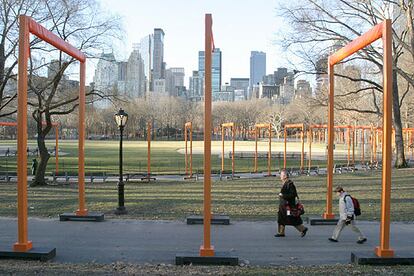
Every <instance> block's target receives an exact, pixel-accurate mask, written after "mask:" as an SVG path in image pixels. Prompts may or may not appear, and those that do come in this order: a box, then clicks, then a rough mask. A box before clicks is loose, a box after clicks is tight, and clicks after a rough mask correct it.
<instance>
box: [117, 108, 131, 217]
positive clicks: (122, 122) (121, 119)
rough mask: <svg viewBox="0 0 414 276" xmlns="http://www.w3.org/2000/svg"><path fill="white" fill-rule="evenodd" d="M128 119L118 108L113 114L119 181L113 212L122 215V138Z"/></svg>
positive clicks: (123, 202)
mask: <svg viewBox="0 0 414 276" xmlns="http://www.w3.org/2000/svg"><path fill="white" fill-rule="evenodd" d="M127 121H128V114H127V113H126V112H125V111H124V110H123V109H122V108H120V109H119V111H118V113H116V114H115V122H116V124H117V125H118V127H119V134H120V135H119V182H118V207H117V208H116V210H115V214H117V215H123V214H126V213H127V210H126V208H125V195H124V176H123V158H122V140H123V137H122V136H123V132H124V127H125V125H126V123H127Z"/></svg>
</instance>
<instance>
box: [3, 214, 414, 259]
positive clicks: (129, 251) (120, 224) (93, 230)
mask: <svg viewBox="0 0 414 276" xmlns="http://www.w3.org/2000/svg"><path fill="white" fill-rule="evenodd" d="M16 222H17V221H16V220H15V219H12V218H0V250H1V248H5V247H11V246H12V244H13V243H14V242H15V241H16V236H17V234H16V227H17V226H16ZM358 224H359V225H360V227H361V229H362V231H363V232H364V233H365V234H366V236H367V237H368V242H367V243H365V244H363V245H359V244H357V243H356V236H355V235H354V233H353V232H351V230H350V229H345V230H344V232H343V233H342V236H341V237H340V242H339V243H331V242H329V241H328V240H327V238H328V237H330V235H331V233H332V230H333V227H334V226H309V225H308V227H309V232H308V235H307V236H306V237H304V238H301V237H300V236H299V234H298V232H296V230H295V229H294V228H293V227H288V228H287V237H285V238H275V237H273V234H274V232H275V227H276V224H275V223H273V222H245V221H235V222H233V223H232V224H231V225H229V226H219V225H217V226H212V243H213V245H214V246H215V249H216V251H217V252H219V251H227V252H230V253H231V254H232V255H235V256H238V257H239V258H240V260H241V261H243V262H245V263H250V264H254V265H318V264H335V263H342V264H346V263H349V261H350V255H351V251H354V252H355V251H358V252H373V250H374V247H375V246H377V245H378V238H379V224H378V223H377V222H358ZM202 229H203V228H202V225H186V224H185V223H184V221H140V220H130V219H128V220H119V219H111V220H106V221H105V222H59V221H58V220H57V219H29V239H30V240H31V241H32V242H33V245H34V247H36V246H38V247H46V246H47V247H56V250H57V256H56V258H55V261H56V262H74V263H84V262H98V263H111V262H116V261H123V262H133V263H139V264H144V263H154V264H158V263H170V264H173V263H174V260H175V255H176V254H181V253H186V252H193V253H195V252H197V251H198V248H199V247H200V245H201V243H202ZM391 232H392V235H393V237H392V241H391V246H392V248H393V249H394V250H395V251H396V253H397V254H412V253H411V252H412V251H413V250H414V239H413V238H412V235H413V233H414V224H405V223H394V224H392V227H391ZM411 256H412V255H411Z"/></svg>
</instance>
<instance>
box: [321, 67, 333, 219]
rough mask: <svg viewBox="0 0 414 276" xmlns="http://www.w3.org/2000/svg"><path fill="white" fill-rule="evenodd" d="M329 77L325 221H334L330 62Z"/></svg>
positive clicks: (331, 69)
mask: <svg viewBox="0 0 414 276" xmlns="http://www.w3.org/2000/svg"><path fill="white" fill-rule="evenodd" d="M328 75H329V102H328V165H327V170H328V173H327V187H326V209H325V213H324V214H323V218H324V219H333V218H334V217H335V215H334V214H333V213H332V190H333V188H332V186H333V149H334V66H333V64H330V62H329V60H328Z"/></svg>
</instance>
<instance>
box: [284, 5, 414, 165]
mask: <svg viewBox="0 0 414 276" xmlns="http://www.w3.org/2000/svg"><path fill="white" fill-rule="evenodd" d="M281 8H282V11H283V15H284V16H285V17H287V18H288V20H289V21H290V23H291V24H292V26H293V28H292V32H290V33H289V34H288V35H287V36H286V37H285V40H284V46H285V47H286V48H288V49H291V50H292V51H294V52H296V53H297V54H298V56H300V57H301V58H302V59H303V60H304V61H305V62H304V63H303V64H305V68H302V70H303V71H307V72H309V73H312V74H319V75H320V74H326V71H325V70H326V67H325V68H321V66H320V63H319V62H318V60H319V61H320V60H321V56H323V55H326V53H327V52H329V50H330V49H332V46H333V47H334V49H335V46H342V45H344V44H346V43H348V42H350V41H352V40H353V39H354V38H355V37H357V36H359V35H361V34H362V33H363V32H364V31H366V30H368V29H369V28H371V27H372V26H374V25H376V24H378V23H379V22H381V21H382V20H384V19H385V18H387V17H393V38H394V39H393V79H394V83H393V110H394V128H395V131H396V132H395V133H396V139H395V143H396V149H397V155H396V157H397V158H396V164H395V165H396V166H397V167H404V166H406V161H405V157H404V143H403V139H402V122H401V114H400V106H401V102H400V93H399V84H398V83H399V81H401V80H404V82H406V83H409V85H411V86H412V85H413V83H414V75H413V70H412V68H410V69H409V70H407V69H406V68H404V67H403V66H401V60H400V58H401V56H402V55H403V54H404V52H406V51H409V52H413V51H412V49H413V46H414V44H413V43H411V42H412V40H411V38H410V34H412V24H413V14H412V1H389V0H382V1H356V0H351V1H349V0H335V1H318V0H303V1H298V2H296V3H291V4H288V5H285V6H283V7H281ZM403 14H405V15H406V16H405V18H406V20H402V16H403ZM411 37H412V36H411ZM334 49H333V50H334ZM346 62H355V63H357V64H363V63H368V64H370V67H371V69H370V70H368V71H367V72H365V73H364V74H361V76H360V77H358V78H355V77H351V76H348V75H346V74H341V73H339V72H338V73H337V74H336V76H337V77H339V78H345V79H348V80H350V81H353V82H359V83H360V85H359V86H358V88H357V89H353V90H351V91H347V93H349V95H352V96H357V97H358V96H361V95H365V98H367V97H370V98H371V102H372V104H370V105H369V106H368V108H367V106H365V107H355V106H352V105H351V106H350V105H342V106H340V107H339V109H341V110H347V111H353V112H358V113H364V114H377V115H381V114H382V111H381V108H379V106H380V105H379V104H380V101H379V98H380V96H381V93H382V83H381V79H380V78H379V76H380V74H381V72H382V70H383V65H382V50H381V48H380V47H378V45H376V44H374V45H370V46H368V47H366V48H364V49H363V50H361V51H359V52H358V53H357V54H356V55H354V56H353V57H352V58H349V59H348V61H346ZM398 76H400V77H401V78H400V79H399V78H398ZM336 108H338V106H336Z"/></svg>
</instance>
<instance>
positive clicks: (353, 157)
mask: <svg viewBox="0 0 414 276" xmlns="http://www.w3.org/2000/svg"><path fill="white" fill-rule="evenodd" d="M352 165H353V166H355V128H352Z"/></svg>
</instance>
